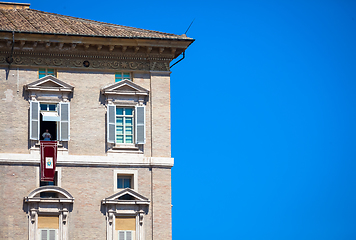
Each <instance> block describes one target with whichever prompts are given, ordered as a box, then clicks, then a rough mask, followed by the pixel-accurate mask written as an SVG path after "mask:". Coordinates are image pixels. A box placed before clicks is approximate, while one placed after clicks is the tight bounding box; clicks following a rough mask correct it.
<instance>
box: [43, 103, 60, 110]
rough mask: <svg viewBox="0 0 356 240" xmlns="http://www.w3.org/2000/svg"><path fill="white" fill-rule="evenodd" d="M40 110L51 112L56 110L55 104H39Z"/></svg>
mask: <svg viewBox="0 0 356 240" xmlns="http://www.w3.org/2000/svg"><path fill="white" fill-rule="evenodd" d="M40 108H41V111H48V112H50V111H51V112H53V111H57V104H44V103H41V104H40Z"/></svg>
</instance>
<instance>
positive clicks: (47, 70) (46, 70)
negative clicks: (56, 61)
mask: <svg viewBox="0 0 356 240" xmlns="http://www.w3.org/2000/svg"><path fill="white" fill-rule="evenodd" d="M47 75H51V76H53V77H57V72H56V70H54V69H53V68H40V69H39V70H38V78H43V77H45V76H47Z"/></svg>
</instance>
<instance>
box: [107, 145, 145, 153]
mask: <svg viewBox="0 0 356 240" xmlns="http://www.w3.org/2000/svg"><path fill="white" fill-rule="evenodd" d="M116 152H118V153H143V152H142V151H141V150H140V149H139V147H138V146H136V145H134V144H116V145H114V146H113V147H112V148H111V149H109V150H108V153H116Z"/></svg>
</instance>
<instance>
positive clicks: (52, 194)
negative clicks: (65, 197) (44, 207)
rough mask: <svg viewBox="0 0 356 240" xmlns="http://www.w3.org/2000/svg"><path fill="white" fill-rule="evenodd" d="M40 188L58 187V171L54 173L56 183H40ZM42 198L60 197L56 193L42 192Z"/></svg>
mask: <svg viewBox="0 0 356 240" xmlns="http://www.w3.org/2000/svg"><path fill="white" fill-rule="evenodd" d="M40 186H41V187H43V186H58V172H57V171H56V172H55V173H54V181H53V182H50V181H40ZM40 197H41V198H57V197H58V195H57V193H55V192H41V193H40Z"/></svg>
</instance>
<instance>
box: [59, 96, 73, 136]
mask: <svg viewBox="0 0 356 240" xmlns="http://www.w3.org/2000/svg"><path fill="white" fill-rule="evenodd" d="M59 115H60V118H61V121H60V130H59V135H60V138H59V140H61V141H69V138H70V132H69V129H70V124H69V123H70V121H69V119H70V105H69V102H61V103H59Z"/></svg>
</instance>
